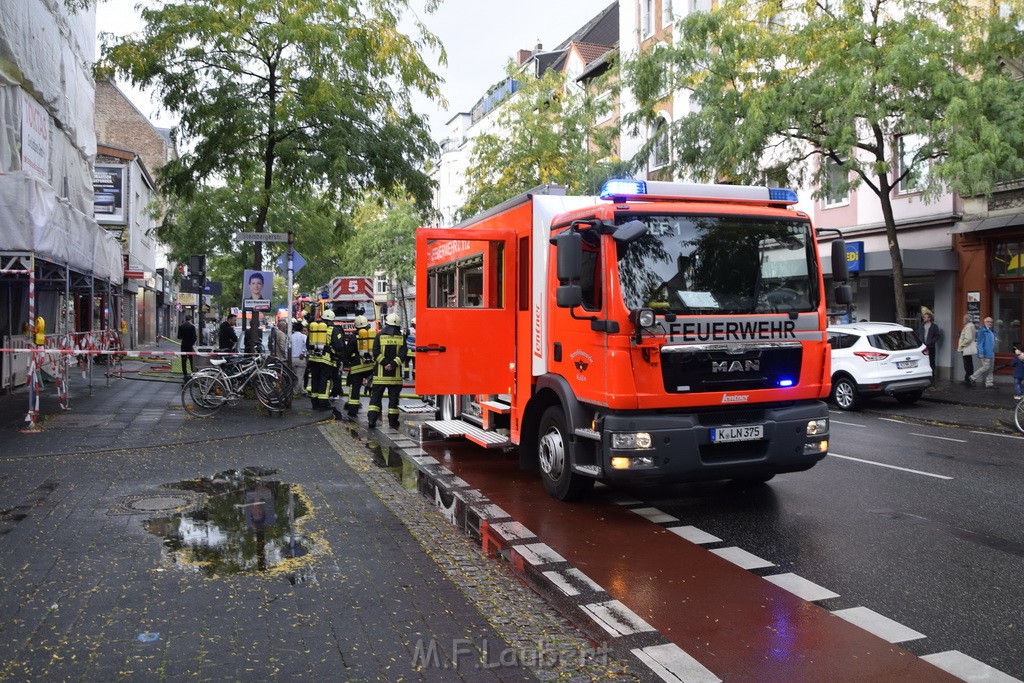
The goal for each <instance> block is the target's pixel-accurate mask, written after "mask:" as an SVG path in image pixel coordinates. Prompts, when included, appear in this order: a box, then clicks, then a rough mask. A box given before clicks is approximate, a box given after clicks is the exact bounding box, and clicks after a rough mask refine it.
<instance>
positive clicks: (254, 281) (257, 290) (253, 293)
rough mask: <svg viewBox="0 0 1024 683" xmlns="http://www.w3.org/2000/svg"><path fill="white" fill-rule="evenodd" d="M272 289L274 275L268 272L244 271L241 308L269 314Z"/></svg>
mask: <svg viewBox="0 0 1024 683" xmlns="http://www.w3.org/2000/svg"><path fill="white" fill-rule="evenodd" d="M273 288H274V274H273V273H272V272H270V271H269V270H247V271H245V273H244V276H243V278H242V308H243V309H245V310H247V311H264V312H269V311H270V302H271V299H273Z"/></svg>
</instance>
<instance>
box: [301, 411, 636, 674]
mask: <svg viewBox="0 0 1024 683" xmlns="http://www.w3.org/2000/svg"><path fill="white" fill-rule="evenodd" d="M345 428H346V426H345V425H342V424H340V423H335V424H328V425H322V426H320V427H319V429H320V431H321V433H322V434H323V435H324V437H325V438H326V439H327V440H328V442H329V443H330V444H331V445H332V447H333V448H334V449H335V451H337V452H338V453H339V455H340V456H341V457H342V459H343V460H344V462H345V463H346V464H348V465H349V466H350V467H351V468H352V469H353V470H354V471H355V472H356V473H357V474H358V475H359V477H360V478H361V479H362V480H363V481H364V482H365V483H366V484H367V486H368V487H369V488H370V490H371V491H372V492H373V493H374V494H375V495H376V496H377V497H378V498H379V499H380V500H381V502H382V503H383V504H384V505H385V507H387V508H388V509H389V510H391V511H392V512H393V513H394V514H395V515H396V516H397V517H398V518H399V519H400V520H402V522H403V523H404V524H405V525H406V527H407V528H408V530H409V532H410V533H411V534H412V535H413V537H414V538H416V540H417V541H418V542H419V543H420V545H421V546H422V547H423V549H424V550H425V551H426V553H427V555H428V556H429V557H430V558H431V559H433V560H434V562H435V563H436V564H437V565H438V567H439V568H440V569H441V570H442V571H443V572H444V573H445V575H447V576H448V578H449V579H450V580H451V581H452V582H453V583H454V584H455V585H456V586H458V587H459V589H460V590H461V591H462V592H463V594H465V595H466V597H467V598H468V599H469V600H470V601H471V602H472V603H473V604H475V605H476V606H477V608H478V609H479V611H480V613H481V614H482V615H483V616H484V618H486V619H487V621H488V622H489V623H490V624H491V626H492V628H494V630H495V631H496V632H497V633H498V634H499V635H500V636H501V637H502V638H503V639H504V640H505V641H506V642H507V643H508V645H509V647H510V649H512V650H514V654H512V655H510V656H515V657H516V658H517V663H519V664H522V665H525V666H526V667H527V668H528V669H530V671H531V672H532V673H533V674H534V675H535V676H537V678H538V679H540V680H542V681H568V682H570V683H585V682H588V681H621V682H622V683H626V682H628V681H647V680H655V679H654V678H651V677H650V676H649V675H647V672H646V671H644V669H645V667H637V666H636V664H635V663H634V662H629V661H624V660H623V659H620V658H618V657H616V656H615V655H617V654H618V652H617V651H616V652H615V653H614V654H610V653H609V652H608V650H606V649H603V648H602V647H601V645H602V644H603V641H604V639H594V640H591V639H589V638H586V637H583V636H582V635H581V634H580V632H579V631H578V630H577V629H576V628H575V626H576V625H575V624H572V623H570V622H569V621H567V620H566V619H565V618H563V617H562V616H561V615H560V614H559V612H558V611H557V610H556V609H554V608H552V607H551V606H550V605H549V604H548V603H547V602H546V601H545V600H544V599H543V597H541V596H538V595H537V594H536V593H534V592H532V591H530V590H528V589H526V588H525V587H524V586H523V584H522V582H521V581H520V578H519V577H517V576H516V575H515V573H514V572H513V571H512V570H511V569H509V568H508V565H506V564H503V563H495V562H494V561H493V560H492V559H491V558H489V557H488V556H487V555H486V554H482V553H481V552H480V548H479V546H478V545H476V544H475V541H476V539H475V538H474V536H473V534H467V533H466V532H465V529H464V528H459V527H457V526H455V525H453V521H454V519H453V518H452V516H451V515H450V514H449V513H448V512H446V510H445V509H444V508H442V507H441V506H438V505H437V504H433V505H432V504H431V503H430V502H429V499H424V497H423V496H414V495H410V488H415V489H416V490H418V491H420V493H423V489H422V488H421V485H420V481H421V470H420V469H419V466H418V464H417V463H416V461H415V459H414V458H412V457H409V456H408V455H407V454H406V453H405V452H403V451H402V450H400V449H397V448H396V449H394V453H392V452H391V450H392V449H391V448H390V447H387V446H385V447H383V448H381V455H380V457H381V458H382V459H383V461H384V463H387V464H390V463H396V462H404V463H407V464H404V465H403V466H402V468H401V472H402V474H401V477H402V480H403V481H401V482H400V481H399V478H398V477H396V476H395V474H393V472H394V468H392V469H391V470H390V471H389V469H388V468H386V467H383V466H381V463H378V464H375V462H374V460H375V457H374V453H373V451H372V450H371V449H372V448H373V446H372V444H367V448H366V449H365V451H360V450H359V449H356V448H352V447H351V445H349V444H347V443H346V442H347V441H349V440H348V439H346V438H344V437H343V435H342V433H341V430H343V429H345ZM348 428H349V429H352V428H351V427H348ZM354 436H355V438H357V439H360V440H362V439H364V438H365V436H364V435H361V434H358V435H354ZM406 445H407V447H408V446H415V445H414V444H413V443H412V442H411V441H407V442H406ZM410 450H413V449H410ZM385 451H386V452H385ZM399 454H401V455H402V456H403V457H402V459H401V460H399V459H398V458H396V457H394V456H396V455H399ZM389 456H390V460H389ZM430 460H433V459H432V458H430ZM441 469H443V468H441ZM449 474H450V473H449ZM462 483H463V485H464V486H465V482H462ZM492 507H494V506H492ZM460 532H462V533H460ZM467 535H469V537H470V539H472V540H467ZM531 585H532V582H531ZM595 642H597V643H599V645H597V646H595V644H594V643H595ZM478 645H479V644H478ZM477 649H478V651H479V655H480V657H481V658H482V660H483V661H485V662H490V663H494V664H496V663H498V658H499V654H498V653H495V652H486V651H483V650H481V649H480V648H479V647H478V648H477ZM502 656H504V653H502ZM536 657H543V661H542V662H540V664H539V665H538V663H537V662H536V661H535V659H536ZM531 658H533V661H531Z"/></svg>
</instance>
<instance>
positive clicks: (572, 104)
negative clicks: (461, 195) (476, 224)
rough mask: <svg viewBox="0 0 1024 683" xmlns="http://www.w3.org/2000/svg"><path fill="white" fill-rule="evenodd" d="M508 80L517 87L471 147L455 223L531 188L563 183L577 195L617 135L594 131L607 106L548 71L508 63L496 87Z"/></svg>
mask: <svg viewBox="0 0 1024 683" xmlns="http://www.w3.org/2000/svg"><path fill="white" fill-rule="evenodd" d="M508 80H513V81H515V82H516V83H517V84H518V87H519V89H518V91H517V92H516V93H515V94H514V95H512V96H511V99H510V100H509V101H508V102H506V103H505V104H503V105H502V107H501V110H500V112H499V113H498V115H497V121H496V124H497V125H496V129H495V131H494V132H492V133H484V134H482V135H480V136H478V137H477V138H476V139H475V141H474V143H473V152H472V154H471V157H470V162H469V169H468V170H467V172H466V182H467V186H466V190H467V192H466V203H465V205H464V206H463V207H462V209H461V210H460V212H459V213H460V217H461V219H466V218H469V217H470V216H472V215H474V214H476V213H478V212H479V211H483V210H484V209H488V208H490V207H492V206H495V205H496V204H500V203H501V202H503V201H505V200H506V199H510V198H512V197H515V196H516V195H518V194H520V193H522V192H525V191H526V190H529V189H530V188H532V187H536V186H537V185H544V184H556V185H567V186H568V187H569V191H570V192H576V193H579V192H581V191H583V189H584V188H587V187H589V186H590V185H592V184H593V183H592V180H593V177H594V174H595V169H599V168H600V167H601V166H602V163H604V162H605V161H606V160H608V158H609V157H610V156H611V153H612V142H613V136H614V135H616V134H617V131H616V130H615V129H614V128H610V127H607V128H597V127H595V121H596V120H597V116H598V114H599V113H600V111H601V108H602V107H607V106H608V104H607V103H605V102H599V101H597V100H595V99H594V98H592V97H589V96H587V95H586V94H585V93H582V92H575V91H574V90H572V89H570V88H568V87H567V86H566V84H565V77H564V76H563V75H562V74H560V73H558V72H556V71H554V70H550V71H548V72H547V73H545V74H544V75H543V76H542V77H540V78H535V77H533V76H532V75H531V74H529V73H522V72H520V71H519V70H518V69H516V68H514V67H513V66H512V65H511V64H510V65H509V68H508V71H507V78H506V81H503V82H502V84H501V85H504V84H505V83H506V82H508Z"/></svg>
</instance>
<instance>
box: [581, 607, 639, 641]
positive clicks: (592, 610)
mask: <svg viewBox="0 0 1024 683" xmlns="http://www.w3.org/2000/svg"><path fill="white" fill-rule="evenodd" d="M581 609H582V610H583V611H584V612H586V613H587V614H589V615H590V618H591V619H593V620H594V621H596V622H597V624H598V625H599V626H600V627H601V628H603V629H604V630H605V631H608V633H609V634H611V635H612V636H615V637H618V636H630V635H633V634H634V633H644V632H647V631H653V630H654V627H653V626H651V625H650V624H648V623H647V622H646V621H644V620H643V619H641V618H640V617H639V616H637V614H636V613H635V612H633V611H632V610H631V609H629V608H628V607H626V606H625V605H623V604H622V603H621V602H619V601H618V600H609V601H608V602H595V603H592V604H590V605H582V606H581Z"/></svg>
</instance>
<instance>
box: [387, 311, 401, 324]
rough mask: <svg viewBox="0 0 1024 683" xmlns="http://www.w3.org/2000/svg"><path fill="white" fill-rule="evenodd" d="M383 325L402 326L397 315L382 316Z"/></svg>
mask: <svg viewBox="0 0 1024 683" xmlns="http://www.w3.org/2000/svg"><path fill="white" fill-rule="evenodd" d="M384 324H385V325H394V326H395V327H398V326H399V325H401V324H402V319H401V318H399V317H398V314H397V313H388V314H387V315H386V316H384Z"/></svg>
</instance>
